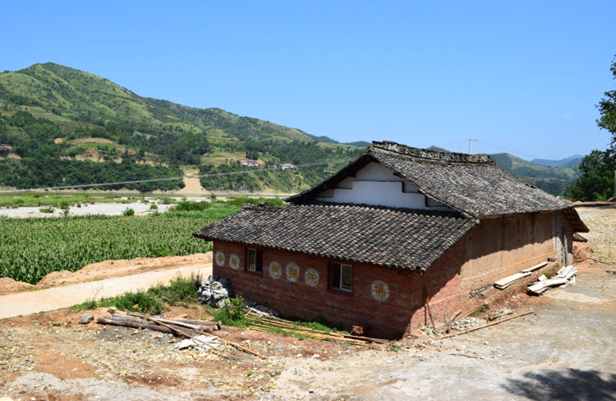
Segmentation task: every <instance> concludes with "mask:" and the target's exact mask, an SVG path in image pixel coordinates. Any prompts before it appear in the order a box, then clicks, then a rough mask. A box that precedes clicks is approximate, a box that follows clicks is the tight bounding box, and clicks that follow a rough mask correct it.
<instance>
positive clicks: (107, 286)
mask: <svg viewBox="0 0 616 401" xmlns="http://www.w3.org/2000/svg"><path fill="white" fill-rule="evenodd" d="M192 273H195V274H201V276H202V277H203V278H206V277H207V276H209V275H210V274H212V264H211V263H210V264H207V265H201V266H187V267H181V268H178V269H171V270H158V271H153V272H147V273H141V274H134V275H132V276H124V277H114V278H109V279H106V280H99V281H90V282H87V283H80V284H73V285H67V286H63V287H54V288H48V289H46V290H39V291H28V292H20V293H17V294H10V295H4V296H0V319H6V318H9V317H15V316H25V315H30V314H33V313H39V312H46V311H50V310H56V309H62V308H68V307H70V306H73V305H77V304H80V303H82V302H85V301H88V300H91V299H93V298H95V297H96V299H99V298H101V297H113V296H116V295H120V294H124V293H126V292H129V291H133V292H134V291H137V290H144V289H147V288H150V287H153V286H155V285H157V284H159V283H168V282H169V281H171V280H172V279H173V278H175V277H177V276H178V274H181V275H182V276H183V277H190V275H191V274H192Z"/></svg>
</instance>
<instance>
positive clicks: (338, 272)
mask: <svg viewBox="0 0 616 401" xmlns="http://www.w3.org/2000/svg"><path fill="white" fill-rule="evenodd" d="M352 284H353V266H351V265H347V264H344V263H332V264H331V265H330V266H329V288H331V289H332V290H338V291H344V292H351V289H352Z"/></svg>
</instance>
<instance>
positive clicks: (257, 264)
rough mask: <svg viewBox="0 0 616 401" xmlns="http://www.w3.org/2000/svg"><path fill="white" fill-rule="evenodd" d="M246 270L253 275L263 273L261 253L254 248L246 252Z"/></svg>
mask: <svg viewBox="0 0 616 401" xmlns="http://www.w3.org/2000/svg"><path fill="white" fill-rule="evenodd" d="M246 270H247V271H249V272H254V273H261V272H262V271H263V252H262V251H257V250H256V249H254V248H248V249H247V250H246Z"/></svg>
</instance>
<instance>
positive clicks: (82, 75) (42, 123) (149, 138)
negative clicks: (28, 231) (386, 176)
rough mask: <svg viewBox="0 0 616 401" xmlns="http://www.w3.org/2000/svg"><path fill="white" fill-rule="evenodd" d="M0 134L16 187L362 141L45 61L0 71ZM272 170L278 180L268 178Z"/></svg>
mask: <svg viewBox="0 0 616 401" xmlns="http://www.w3.org/2000/svg"><path fill="white" fill-rule="evenodd" d="M87 139H92V140H89V141H87ZM332 141H333V140H332ZM333 142H335V141H333ZM0 144H8V145H11V146H12V147H13V148H14V150H13V151H11V152H8V151H6V150H2V151H1V152H2V153H0V186H8V187H16V188H32V187H41V186H68V185H79V184H89V183H101V182H117V181H134V180H147V179H159V178H171V177H180V176H181V175H182V171H181V167H183V166H189V167H199V166H200V168H201V170H202V171H212V172H216V171H217V170H224V171H226V170H228V169H229V168H230V169H232V170H233V171H236V170H237V167H236V166H234V165H233V164H234V162H235V161H237V160H241V159H253V160H257V159H259V160H261V161H262V162H264V163H267V164H268V166H271V165H274V164H282V163H293V164H299V165H302V164H309V163H315V162H322V163H325V164H330V163H332V162H339V161H340V160H341V159H345V160H348V159H351V158H353V157H356V156H357V155H358V154H359V153H361V151H362V149H360V148H358V147H354V146H347V145H342V144H333V145H334V146H336V147H339V148H337V149H331V148H329V147H323V146H321V145H324V144H318V143H317V141H315V140H314V139H312V138H311V137H310V136H309V135H307V134H306V133H304V132H303V131H301V130H298V129H294V128H288V127H284V126H281V125H278V124H274V123H271V122H268V121H263V120H259V119H256V118H250V117H242V116H238V115H235V114H232V113H229V112H226V111H224V110H221V109H216V108H210V109H197V108H192V107H187V106H182V105H179V104H175V103H172V102H169V101H165V100H157V99H151V98H146V97H140V96H138V95H137V94H135V93H133V92H131V91H130V90H128V89H126V88H122V87H120V86H118V85H116V84H114V83H112V82H110V81H109V80H107V79H104V78H101V77H98V76H96V75H93V74H90V73H87V72H83V71H79V70H75V69H72V68H68V67H64V66H61V65H58V64H53V63H45V64H36V65H33V66H31V67H29V68H26V69H23V70H19V71H15V72H4V73H2V74H0ZM327 145H329V144H327ZM8 153H10V154H8ZM11 156H12V157H11ZM223 164H224V165H231V167H222V166H221V165H223ZM330 170H331V169H321V170H316V171H317V172H316V175H315V172H314V171H315V170H310V171H309V172H307V173H306V174H307V176H306V177H304V176H303V174H304V170H303V169H298V170H296V171H295V176H297V175H299V176H300V177H295V176H294V177H293V179H291V178H290V174H289V173H284V174H283V173H282V172H281V173H277V172H270V173H268V174H267V175H266V176H264V177H259V178H255V177H254V174H252V173H248V174H247V175H248V176H253V177H252V178H250V177H248V178H240V179H238V182H231V181H232V180H231V178H228V179H225V180H222V181H221V180H217V181H212V183H213V184H214V187H212V188H209V187H208V189H233V188H242V189H243V188H245V189H248V190H256V189H262V188H274V187H276V186H278V187H279V188H280V189H281V190H285V191H296V190H299V189H302V188H304V187H305V186H306V185H310V183H312V182H313V181H315V177H316V176H319V177H320V178H321V179H322V178H325V175H327V174H328V171H330ZM240 176H242V175H240V174H236V175H235V176H234V178H237V177H240ZM278 176H280V179H281V180H282V181H284V182H285V184H283V185H272V182H275V181H277V180H278ZM268 177H269V178H268ZM247 181H250V182H251V183H250V184H249V185H246V184H245V182H247ZM208 182H209V181H207V180H205V181H204V183H208ZM257 182H258V184H257ZM297 185H299V186H297ZM182 186H183V183H182V181H181V180H172V181H158V182H150V183H146V184H138V185H134V184H130V185H128V184H127V185H121V187H123V188H127V189H132V188H134V189H138V190H140V191H151V190H153V189H162V190H171V189H178V188H181V187H182ZM109 189H116V187H109Z"/></svg>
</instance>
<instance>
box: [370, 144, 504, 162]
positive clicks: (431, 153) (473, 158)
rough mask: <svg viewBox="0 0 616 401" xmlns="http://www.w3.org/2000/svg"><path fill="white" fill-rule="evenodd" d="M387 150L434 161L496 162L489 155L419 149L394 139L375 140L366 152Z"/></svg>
mask: <svg viewBox="0 0 616 401" xmlns="http://www.w3.org/2000/svg"><path fill="white" fill-rule="evenodd" d="M375 150H376V151H377V152H378V151H386V152H391V153H396V154H398V155H401V156H405V157H411V158H413V159H421V160H426V161H433V162H446V163H469V164H471V163H472V164H484V163H496V162H495V161H494V159H493V158H492V157H491V156H489V155H484V154H476V155H467V154H464V153H455V152H439V151H436V150H429V149H419V148H414V147H411V146H407V145H402V144H399V143H396V142H392V141H373V142H372V146H370V147H369V148H368V150H367V151H366V153H372V152H374V151H375Z"/></svg>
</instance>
